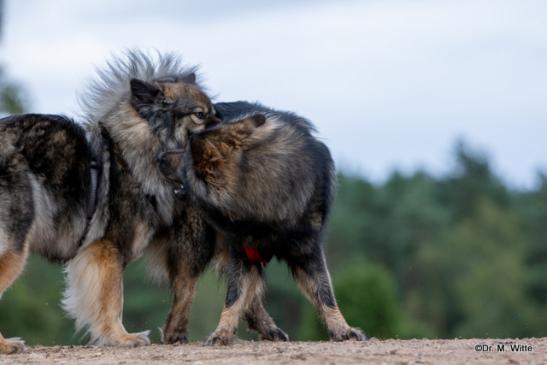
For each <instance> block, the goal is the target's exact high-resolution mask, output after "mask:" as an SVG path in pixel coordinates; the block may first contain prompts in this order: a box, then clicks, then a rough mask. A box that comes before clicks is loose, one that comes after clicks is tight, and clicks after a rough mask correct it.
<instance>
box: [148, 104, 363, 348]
mask: <svg viewBox="0 0 547 365" xmlns="http://www.w3.org/2000/svg"><path fill="white" fill-rule="evenodd" d="M215 109H216V111H217V113H218V114H219V115H221V116H222V117H223V119H225V120H226V121H225V123H223V124H222V125H221V126H218V127H216V128H208V129H206V130H204V131H201V132H198V133H194V134H193V135H192V136H191V138H190V142H189V143H187V144H186V145H185V146H184V147H183V148H182V149H179V150H167V151H165V152H163V153H162V154H161V155H160V157H159V160H160V166H161V170H162V171H164V173H165V174H166V175H168V176H172V175H173V174H174V171H175V173H176V174H178V177H179V181H181V182H182V183H183V184H184V187H185V189H186V191H187V194H188V198H189V199H190V200H191V201H192V202H193V203H194V204H196V205H197V206H199V207H200V208H201V209H202V210H203V212H204V213H205V216H206V218H207V220H208V222H210V224H211V225H213V226H214V227H215V229H217V230H218V231H219V232H223V234H224V238H225V242H226V246H227V247H228V251H229V256H230V260H229V263H228V267H227V270H226V273H227V294H226V300H225V304H224V309H223V311H222V314H221V318H220V322H219V324H218V326H217V328H216V329H215V331H214V332H213V333H212V334H211V335H210V336H209V338H208V340H207V343H208V344H211V345H217V344H219V345H226V344H229V343H231V342H232V340H233V337H234V333H235V331H236V329H237V326H238V323H239V320H240V317H241V315H242V314H244V313H246V312H247V311H248V310H249V308H252V306H253V303H255V302H257V301H260V297H261V293H262V289H263V286H264V279H263V267H264V266H265V264H266V263H267V262H268V261H269V260H270V259H271V258H272V257H276V258H278V259H280V260H284V261H286V262H287V264H288V266H289V268H290V269H291V271H292V274H293V276H294V278H295V279H296V281H297V283H298V284H299V286H300V288H301V289H302V291H303V292H304V294H305V295H306V296H307V297H308V298H309V299H310V300H311V302H312V303H313V305H314V306H315V307H316V309H317V311H318V312H319V314H320V315H321V318H322V319H323V321H324V322H325V324H326V326H327V328H328V331H329V333H330V338H331V339H332V340H335V341H343V340H365V339H366V336H365V335H364V334H363V333H362V331H361V330H359V329H357V328H352V327H350V326H349V325H348V324H347V323H346V321H345V319H344V317H343V315H342V313H341V312H340V310H339V308H338V306H337V304H336V299H335V296H334V292H333V289H332V284H331V279H330V275H329V272H328V269H327V266H326V260H325V255H324V250H323V246H322V237H323V235H324V231H325V227H326V224H327V221H328V216H329V212H330V209H331V204H332V199H333V195H334V189H335V188H334V186H335V167H334V163H333V160H332V158H331V155H330V152H329V150H328V148H327V147H326V146H325V145H324V144H323V143H322V142H320V141H319V140H318V139H317V138H316V137H314V135H313V132H314V131H315V129H314V127H313V125H312V124H311V123H310V122H309V121H308V120H306V119H304V118H302V117H299V116H297V115H295V114H293V113H289V112H281V111H275V110H272V109H269V108H267V107H264V106H262V105H260V104H252V103H247V102H235V103H217V104H215Z"/></svg>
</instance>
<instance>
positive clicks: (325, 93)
mask: <svg viewBox="0 0 547 365" xmlns="http://www.w3.org/2000/svg"><path fill="white" fill-rule="evenodd" d="M216 3H221V5H218V4H216ZM198 4H199V5H198ZM5 11H6V14H5V21H6V23H5V29H4V34H3V36H4V39H3V43H2V45H1V46H0V47H1V48H0V52H1V55H0V61H2V62H3V63H5V64H6V65H7V72H8V73H9V75H10V76H11V77H12V78H15V79H17V80H18V81H19V82H21V83H22V84H24V85H25V86H26V88H27V90H28V92H29V94H30V97H31V101H32V109H33V111H36V112H44V113H64V114H67V115H70V116H77V115H78V112H79V107H78V104H77V99H76V95H77V93H78V92H79V91H81V90H82V89H83V88H84V86H85V82H86V80H88V79H89V78H90V77H92V76H93V75H94V69H95V67H96V66H101V65H103V64H104V62H105V60H106V59H108V57H109V56H110V55H111V54H112V53H113V52H114V53H115V52H119V51H120V50H122V49H124V48H128V47H139V48H142V49H152V48H153V49H158V50H160V51H176V52H179V53H180V54H182V55H183V56H184V59H185V60H186V62H188V63H191V64H199V65H200V66H201V70H202V73H203V76H204V77H205V79H206V85H207V86H208V88H209V91H210V92H211V93H212V94H214V95H217V98H216V99H217V100H236V99H246V100H259V101H261V102H263V103H264V104H266V105H269V106H272V107H276V108H280V109H289V110H293V111H296V112H298V113H300V114H302V115H304V116H306V117H308V118H310V119H311V120H312V121H313V122H314V123H315V124H317V126H318V127H319V131H320V135H321V137H322V138H323V139H324V140H325V141H326V143H327V144H328V145H329V146H330V147H331V149H332V151H333V153H334V155H335V157H336V159H337V161H338V164H339V166H342V167H344V168H346V169H351V170H352V171H357V172H360V173H361V174H364V175H365V176H368V177H370V178H373V179H374V180H376V181H379V180H382V179H383V178H385V177H386V176H387V175H388V174H389V173H390V172H391V171H392V170H393V169H395V168H397V169H402V170H404V171H413V170H414V169H416V168H426V169H428V170H430V171H433V172H437V173H442V172H443V171H446V170H447V169H448V168H449V167H450V163H451V152H452V150H453V147H454V143H455V141H456V140H457V139H458V138H464V139H465V140H466V141H468V142H470V144H471V145H472V146H476V147H480V148H482V149H484V150H485V151H486V152H488V154H489V156H490V157H491V158H492V160H493V162H494V166H495V168H496V169H497V171H498V172H499V173H500V174H502V175H503V176H504V178H505V179H506V180H507V181H509V182H511V183H512V184H513V185H514V186H516V187H529V186H532V185H533V184H534V182H535V176H536V171H537V169H540V168H542V169H544V170H547V146H546V143H545V139H546V137H547V2H546V1H544V0H535V1H534V0H511V1H503V0H454V1H452V0H446V1H439V0H419V1H418V0H416V1H411V0H404V1H403V0H399V1H397V0H393V1H388V0H382V1H380V0H376V1H373V0H371V1H304V0H300V1H288V0H285V1H277V2H273V1H263V2H259V1H251V0H237V1H229V2H228V1H226V2H215V1H211V0H206V1H199V2H197V1H194V2H190V1H175V0H172V1H157V0H156V1H152V0H150V1H143V0H140V1H139V0H137V1H135V0H133V1H130V0H118V1H107V0H95V1H85V2H82V1H69V0H56V1H53V0H49V1H46V0H41V1H38V0H25V1H16V0H7V4H6V9H5Z"/></svg>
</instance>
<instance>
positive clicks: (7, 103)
mask: <svg viewBox="0 0 547 365" xmlns="http://www.w3.org/2000/svg"><path fill="white" fill-rule="evenodd" d="M26 104H27V103H26V100H25V96H24V92H23V89H22V88H21V86H19V85H18V84H17V83H14V82H12V81H9V80H8V79H7V78H6V75H5V73H4V70H3V69H2V66H1V65H0V116H2V115H4V114H20V113H23V111H24V110H25V109H26V107H27V106H26Z"/></svg>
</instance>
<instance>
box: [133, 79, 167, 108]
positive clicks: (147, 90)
mask: <svg viewBox="0 0 547 365" xmlns="http://www.w3.org/2000/svg"><path fill="white" fill-rule="evenodd" d="M129 84H130V86H131V98H132V99H133V100H134V101H136V102H138V103H139V104H140V103H143V104H152V103H153V102H154V100H156V98H157V97H158V96H160V94H161V90H160V89H159V88H158V87H157V86H155V85H153V84H151V83H149V82H146V81H142V80H139V79H131V81H130V82H129Z"/></svg>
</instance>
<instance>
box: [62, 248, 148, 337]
mask: <svg viewBox="0 0 547 365" xmlns="http://www.w3.org/2000/svg"><path fill="white" fill-rule="evenodd" d="M122 273H123V263H122V257H121V255H120V252H119V250H118V248H117V247H116V246H115V245H114V243H112V242H110V241H95V242H93V243H91V244H90V245H89V246H87V247H85V248H84V249H83V250H82V251H81V252H79V253H78V255H76V257H75V258H74V259H73V260H71V261H70V262H69V264H68V265H67V268H66V274H67V289H66V291H65V295H64V299H63V306H64V308H65V310H66V311H67V312H68V314H69V315H70V316H72V317H73V318H75V319H76V328H77V329H78V330H79V329H82V328H84V327H88V329H89V333H90V335H91V340H92V341H93V342H95V343H97V344H99V345H112V346H130V347H133V346H139V345H147V344H149V343H150V341H149V339H148V333H147V332H143V333H136V334H130V333H127V331H126V330H125V328H124V327H123V324H122V309H123V276H122Z"/></svg>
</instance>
